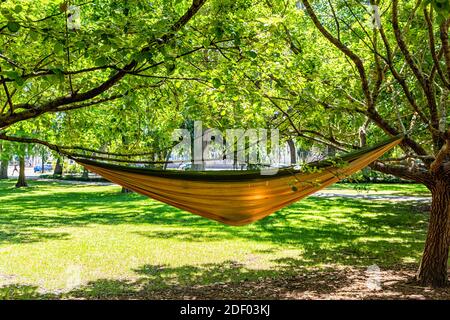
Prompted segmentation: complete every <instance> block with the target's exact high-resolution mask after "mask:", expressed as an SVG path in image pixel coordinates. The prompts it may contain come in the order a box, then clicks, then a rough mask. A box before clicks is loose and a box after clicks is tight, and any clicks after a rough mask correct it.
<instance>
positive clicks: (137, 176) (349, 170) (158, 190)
mask: <svg viewBox="0 0 450 320" xmlns="http://www.w3.org/2000/svg"><path fill="white" fill-rule="evenodd" d="M401 140H402V137H394V138H391V139H389V140H386V141H383V142H381V143H379V144H377V145H374V146H371V147H368V148H364V149H361V150H358V151H356V152H352V153H349V154H346V155H344V156H340V157H337V158H334V159H331V160H324V161H320V162H315V163H310V164H309V165H308V168H311V169H313V170H306V172H305V171H303V172H302V171H301V170H294V169H293V168H285V169H280V170H279V171H278V173H277V174H275V175H271V176H267V175H266V176H264V175H261V173H260V171H197V172H196V171H177V170H155V169H146V168H138V167H126V166H120V165H114V164H109V163H104V162H97V161H92V160H86V159H79V158H76V159H74V160H75V161H77V162H78V163H80V164H81V165H83V166H84V167H85V168H86V169H88V170H90V171H92V172H94V173H97V174H99V175H100V176H102V177H104V178H106V179H108V180H110V181H112V182H114V183H117V184H119V185H121V186H123V187H125V188H127V189H130V190H133V191H135V192H137V193H140V194H143V195H145V196H148V197H150V198H153V199H156V200H158V201H162V202H164V203H167V204H169V205H171V206H174V207H177V208H180V209H183V210H186V211H189V212H191V213H194V214H197V215H200V216H202V217H205V218H208V219H212V220H216V221H219V222H221V223H224V224H228V225H232V226H240V225H245V224H249V223H252V222H254V221H257V220H260V219H262V218H264V217H266V216H268V215H270V214H271V213H273V212H275V211H277V210H279V209H281V208H283V207H285V206H287V205H289V204H291V203H293V202H296V201H298V200H300V199H302V198H304V197H306V196H308V195H310V194H312V193H314V192H317V191H318V190H321V189H323V188H325V187H327V186H329V185H331V184H333V183H335V182H337V181H339V180H341V179H343V178H345V177H348V176H349V175H351V174H353V173H355V172H357V171H359V170H361V169H362V168H364V167H366V166H368V165H369V164H370V163H371V162H373V161H375V160H376V159H378V158H379V157H381V156H382V155H383V154H384V153H386V152H387V151H389V150H390V149H392V148H393V147H394V146H396V145H397V144H399V143H400V141H401ZM338 163H340V164H338Z"/></svg>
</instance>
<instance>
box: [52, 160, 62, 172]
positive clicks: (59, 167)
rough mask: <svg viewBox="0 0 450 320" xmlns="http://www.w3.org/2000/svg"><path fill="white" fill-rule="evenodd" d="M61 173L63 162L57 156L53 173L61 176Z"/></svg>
mask: <svg viewBox="0 0 450 320" xmlns="http://www.w3.org/2000/svg"><path fill="white" fill-rule="evenodd" d="M62 174H63V163H62V161H61V158H58V160H56V165H55V171H54V172H53V175H54V176H62Z"/></svg>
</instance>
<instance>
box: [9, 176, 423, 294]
mask: <svg viewBox="0 0 450 320" xmlns="http://www.w3.org/2000/svg"><path fill="white" fill-rule="evenodd" d="M13 186H14V182H13V181H8V180H7V181H0V299H2V298H3V299H5V298H6V299H12V298H13V299H17V298H55V297H59V298H121V297H135V296H136V297H137V296H142V295H144V296H145V295H146V294H147V293H149V292H153V291H155V290H163V289H165V288H173V287H183V286H194V285H211V284H221V283H237V282H240V281H246V280H255V279H265V278H277V277H283V276H289V275H295V274H297V273H298V272H299V271H300V270H306V271H308V270H313V269H314V270H316V269H321V268H327V267H330V266H360V267H367V266H369V265H372V264H377V265H379V266H380V267H391V266H394V265H398V264H402V265H404V264H415V263H417V262H418V259H419V257H420V254H421V251H422V249H423V241H424V238H425V230H426V223H427V214H426V213H425V212H424V210H423V208H421V206H419V205H418V204H415V203H411V202H399V203H395V202H389V201H387V200H386V201H381V200H377V201H373V200H364V199H352V198H340V197H335V198H319V197H313V196H312V197H309V198H307V199H305V200H303V201H300V202H298V203H296V204H294V205H291V206H289V207H287V208H285V209H283V210H280V211H278V212H277V213H275V214H273V215H271V216H269V217H267V218H265V219H263V220H261V221H259V222H257V223H254V224H252V225H248V226H244V227H230V226H224V225H221V224H218V223H216V222H213V221H209V220H206V219H203V218H201V217H198V216H195V215H192V214H189V213H186V212H183V211H181V210H178V209H175V208H172V207H170V206H167V205H164V204H162V203H159V202H157V201H153V200H151V199H148V198H145V197H142V196H140V195H137V194H121V193H120V192H119V191H120V188H119V187H117V186H93V185H73V184H63V183H59V182H37V181H31V182H30V188H27V189H15V188H14V187H13ZM334 188H335V189H333V190H334V191H336V190H338V191H339V192H341V191H346V192H348V193H352V192H353V193H355V192H357V191H355V190H354V189H353V188H352V187H351V186H349V185H345V184H340V185H335V187H334ZM367 190H369V191H370V192H371V193H376V192H387V191H389V192H391V190H392V192H394V193H395V192H397V193H399V194H408V195H412V194H420V195H426V194H427V192H426V190H425V189H424V188H423V187H421V186H417V185H381V184H377V185H369V186H368V189H366V191H364V192H369V191H367Z"/></svg>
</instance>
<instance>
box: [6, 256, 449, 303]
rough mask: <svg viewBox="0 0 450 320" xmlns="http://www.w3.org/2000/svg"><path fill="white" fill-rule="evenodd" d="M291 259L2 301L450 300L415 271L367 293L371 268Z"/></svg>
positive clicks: (156, 274)
mask: <svg viewBox="0 0 450 320" xmlns="http://www.w3.org/2000/svg"><path fill="white" fill-rule="evenodd" d="M295 260H296V259H285V261H284V262H285V264H284V265H283V266H280V267H279V268H278V269H277V270H276V273H274V270H252V269H248V268H246V267H245V266H243V265H242V264H239V263H237V262H235V261H226V262H224V263H221V264H203V265H189V266H181V267H168V266H163V265H143V266H141V267H139V268H138V269H137V270H135V272H136V274H137V278H136V279H134V280H131V279H126V280H123V279H99V280H96V281H91V282H89V283H87V284H86V285H83V286H80V287H78V288H75V289H73V290H71V291H68V292H64V293H40V291H39V289H38V288H37V287H32V286H19V285H10V286H7V287H3V288H0V299H151V300H158V299H330V298H331V299H343V298H345V299H349V298H350V299H355V298H356V299H411V298H412V299H435V298H438V299H449V298H450V288H444V289H439V290H432V289H430V288H421V287H418V286H416V285H415V283H414V282H412V281H411V276H412V274H413V272H412V271H411V267H408V266H403V267H402V268H400V269H387V270H382V273H381V275H380V284H381V287H382V290H380V291H371V290H370V289H369V288H368V287H367V279H368V275H367V273H366V272H365V268H354V267H346V268H325V269H317V268H315V269H308V268H302V267H299V266H298V265H297V261H295Z"/></svg>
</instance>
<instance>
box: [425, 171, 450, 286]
mask: <svg viewBox="0 0 450 320" xmlns="http://www.w3.org/2000/svg"><path fill="white" fill-rule="evenodd" d="M430 189H431V194H432V202H431V212H430V222H429V226H428V234H427V239H426V242H425V249H424V252H423V256H422V261H421V263H420V266H419V271H418V273H417V280H418V282H419V283H420V284H421V285H424V286H432V287H444V286H446V285H447V283H448V276H447V263H448V251H449V246H450V181H449V180H448V177H443V178H441V179H437V180H435V182H434V183H433V185H432V186H431V187H430Z"/></svg>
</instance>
